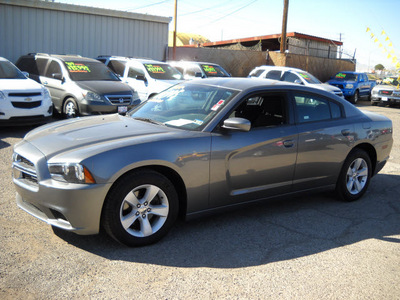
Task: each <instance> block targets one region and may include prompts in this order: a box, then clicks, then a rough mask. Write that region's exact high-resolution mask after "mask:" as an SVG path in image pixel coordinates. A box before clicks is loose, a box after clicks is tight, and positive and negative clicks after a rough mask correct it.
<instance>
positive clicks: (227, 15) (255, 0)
mask: <svg viewBox="0 0 400 300" xmlns="http://www.w3.org/2000/svg"><path fill="white" fill-rule="evenodd" d="M257 1H258V0H254V1H252V2H250V3H247V4H246V5H244V6H242V7H240V8H238V9H237V10H234V11H233V12H231V13H229V14H226V15H225V16H222V17H221V18H218V19H216V20H214V21H212V22H209V23H208V24H212V23H215V22H218V21H219V20H222V19H224V18H226V17H229V16H230V15H233V14H234V13H237V12H238V11H239V10H242V9H244V8H246V7H247V6H250V5H251V4H253V3H254V2H257Z"/></svg>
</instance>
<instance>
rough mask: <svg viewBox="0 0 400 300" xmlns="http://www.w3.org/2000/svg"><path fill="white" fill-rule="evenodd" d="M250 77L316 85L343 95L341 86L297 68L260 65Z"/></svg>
mask: <svg viewBox="0 0 400 300" xmlns="http://www.w3.org/2000/svg"><path fill="white" fill-rule="evenodd" d="M249 77H253V78H254V77H256V78H266V79H271V80H280V81H286V82H293V83H297V84H302V85H307V86H310V87H314V88H317V89H320V90H324V91H328V92H331V93H333V94H335V95H337V96H339V97H343V93H342V91H341V90H340V89H339V88H335V87H332V86H330V85H329V84H325V83H322V82H321V81H319V79H317V78H316V77H315V76H313V75H311V74H310V73H308V72H306V71H303V70H301V69H297V68H290V67H277V66H259V67H256V68H254V69H253V70H252V71H251V72H250V74H249Z"/></svg>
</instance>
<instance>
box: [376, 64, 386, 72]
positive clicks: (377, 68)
mask: <svg viewBox="0 0 400 300" xmlns="http://www.w3.org/2000/svg"><path fill="white" fill-rule="evenodd" d="M384 69H385V67H384V66H383V65H382V64H377V65H376V66H375V70H379V71H382V70H384Z"/></svg>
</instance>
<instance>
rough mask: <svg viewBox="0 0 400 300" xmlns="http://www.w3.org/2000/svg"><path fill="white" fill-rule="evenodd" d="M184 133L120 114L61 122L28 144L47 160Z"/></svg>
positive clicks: (30, 136) (30, 137)
mask: <svg viewBox="0 0 400 300" xmlns="http://www.w3.org/2000/svg"><path fill="white" fill-rule="evenodd" d="M182 132H183V131H182V130H177V129H173V128H170V127H166V126H161V125H156V124H151V123H146V122H143V121H138V120H134V119H131V118H129V117H124V116H121V115H118V114H112V115H106V116H93V117H84V118H76V119H71V120H66V121H59V122H55V123H51V124H48V125H44V126H41V127H39V128H37V129H34V130H32V131H31V132H29V133H28V134H27V135H26V136H25V138H24V141H26V142H29V143H31V144H32V145H33V146H35V147H36V148H37V149H39V150H40V151H41V152H42V153H43V154H44V155H45V156H46V157H47V159H50V158H51V157H53V156H56V155H58V154H60V153H67V152H69V151H72V150H76V149H79V148H84V149H86V150H88V148H91V149H92V150H93V148H96V147H98V149H100V148H101V149H103V150H105V149H107V148H110V149H111V148H113V147H114V146H115V147H116V146H118V147H121V146H122V145H124V144H126V145H132V144H138V143H145V142H149V141H156V140H162V139H166V138H168V137H170V136H171V135H177V134H179V133H182Z"/></svg>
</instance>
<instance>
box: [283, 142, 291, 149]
mask: <svg viewBox="0 0 400 300" xmlns="http://www.w3.org/2000/svg"><path fill="white" fill-rule="evenodd" d="M283 146H284V147H285V148H291V147H293V146H294V142H293V140H287V141H283Z"/></svg>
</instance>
